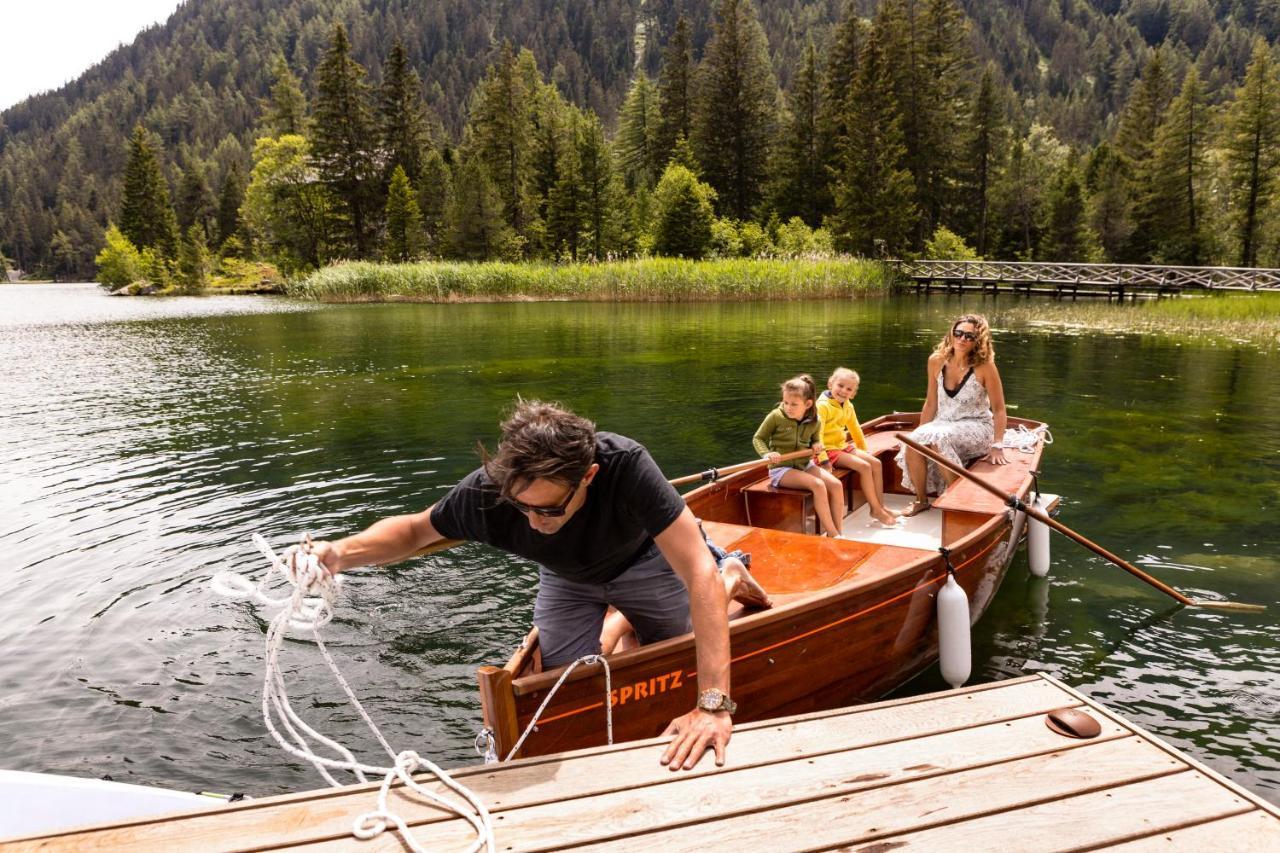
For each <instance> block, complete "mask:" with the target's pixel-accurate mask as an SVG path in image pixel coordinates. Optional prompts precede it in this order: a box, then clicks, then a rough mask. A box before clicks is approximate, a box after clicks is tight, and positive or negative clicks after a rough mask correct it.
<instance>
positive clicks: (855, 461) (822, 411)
mask: <svg viewBox="0 0 1280 853" xmlns="http://www.w3.org/2000/svg"><path fill="white" fill-rule="evenodd" d="M860 382H861V380H860V379H859V377H858V374H857V372H856V371H853V370H850V369H849V368H847V367H837V368H836V369H835V371H834V372H832V374H831V378H830V379H828V380H827V390H826V391H823V392H822V396H821V397H819V398H818V421H819V423H821V425H822V446H823V447H824V448H825V449H826V451H827V458H829V459H830V460H831V465H832V467H835V466H837V465H838V466H840V467H842V468H848V469H850V470H852V471H853V472H854V474H856V475H857V477H858V482H859V486H860V488H861V489H862V494H863V495H865V496H866V498H867V504H868V505H869V508H870V510H871V519H872V521H871V523H872V525H879V526H880V527H895V526H897V525H898V524H899V523H900V521H899V518H898V516H897V515H896V514H894V513H893V512H890V511H889V510H888V509H886V508H885V505H884V497H883V495H884V471H883V469H882V468H881V466H880V460H879V459H877V458H876V457H874V456H872V455H871V454H870V453H868V452H867V439H866V436H864V435H863V434H862V427H861V426H860V425H859V424H858V414H857V412H855V411H854V410H853V398H854V397H856V396H857V395H858V385H859V384H860Z"/></svg>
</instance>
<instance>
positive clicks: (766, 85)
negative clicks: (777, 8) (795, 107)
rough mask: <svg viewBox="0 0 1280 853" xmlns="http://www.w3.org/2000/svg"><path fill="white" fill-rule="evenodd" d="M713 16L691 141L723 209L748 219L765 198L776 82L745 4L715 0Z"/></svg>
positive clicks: (748, 0) (743, 0)
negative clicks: (714, 17)
mask: <svg viewBox="0 0 1280 853" xmlns="http://www.w3.org/2000/svg"><path fill="white" fill-rule="evenodd" d="M716 18H717V20H716V24H715V27H714V31H713V35H712V37H711V41H710V43H709V44H708V45H707V50H706V53H705V55H704V57H703V61H702V65H701V66H699V68H698V79H697V105H698V111H697V113H696V114H695V115H694V117H693V136H692V139H691V141H692V142H693V148H694V153H695V154H697V157H698V162H699V163H700V164H701V165H702V174H703V177H704V179H705V180H706V182H707V183H709V184H710V185H711V186H712V188H714V189H715V190H716V193H717V196H718V198H719V201H720V205H721V210H722V211H723V212H724V213H725V214H726V215H729V216H732V217H735V218H737V219H742V220H746V219H749V218H750V217H751V215H752V213H753V211H754V209H755V207H756V205H757V204H758V203H759V202H760V200H761V197H762V195H763V190H764V182H765V177H766V174H767V168H768V163H769V154H770V150H769V149H770V146H771V145H772V143H773V140H774V135H775V128H776V126H777V112H776V109H777V103H778V82H777V80H776V78H775V77H774V74H773V66H772V65H771V64H770V61H769V51H768V44H767V43H766V41H765V36H764V30H763V29H762V28H761V26H760V22H759V21H758V20H757V19H756V13H755V7H754V5H753V4H752V2H751V0H720V3H719V5H718V6H717V9H716Z"/></svg>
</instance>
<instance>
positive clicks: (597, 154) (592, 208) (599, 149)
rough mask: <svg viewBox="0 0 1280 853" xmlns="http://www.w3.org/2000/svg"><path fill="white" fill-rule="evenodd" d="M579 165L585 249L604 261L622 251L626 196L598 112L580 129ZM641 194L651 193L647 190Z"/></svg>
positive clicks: (591, 115) (578, 142) (589, 114)
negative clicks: (614, 253)
mask: <svg viewBox="0 0 1280 853" xmlns="http://www.w3.org/2000/svg"><path fill="white" fill-rule="evenodd" d="M577 165H578V170H579V180H580V181H581V185H582V194H583V201H582V204H583V239H584V241H585V245H584V247H583V248H584V249H585V250H586V251H587V252H588V253H589V254H590V255H591V257H592V258H593V259H594V260H603V259H604V258H605V256H606V255H608V254H609V253H611V252H614V251H617V250H619V249H620V248H621V245H620V244H621V242H622V234H621V232H622V230H623V229H622V223H621V221H620V219H621V216H622V212H621V209H622V207H623V201H622V200H623V198H624V197H625V196H624V195H623V188H622V186H621V184H620V181H621V175H616V174H615V173H614V168H613V157H612V155H611V153H610V151H609V146H608V145H607V144H606V143H605V140H604V129H603V128H602V127H601V126H600V119H599V118H597V117H596V115H595V113H591V112H589V113H587V115H586V118H585V119H584V120H583V121H582V122H581V123H580V124H579V126H578V139H577ZM640 192H641V193H646V194H647V190H645V189H643V188H642V189H641V190H640Z"/></svg>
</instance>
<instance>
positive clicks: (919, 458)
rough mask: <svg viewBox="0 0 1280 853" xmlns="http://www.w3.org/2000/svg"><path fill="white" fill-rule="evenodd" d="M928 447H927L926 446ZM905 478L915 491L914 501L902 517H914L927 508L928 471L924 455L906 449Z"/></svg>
mask: <svg viewBox="0 0 1280 853" xmlns="http://www.w3.org/2000/svg"><path fill="white" fill-rule="evenodd" d="M926 446H928V445H926ZM907 476H909V477H910V478H911V485H912V486H913V487H914V488H915V490H916V500H915V503H913V504H912V505H911V506H909V507H907V509H906V511H905V512H903V513H902V514H903V515H908V516H910V515H915V514H917V513H920V512H924V511H925V510H926V509H928V508H929V491H928V490H929V471H928V465H927V464H926V462H925V458H924V455H923V454H921V453H917V452H916V451H914V450H912V449H911V448H910V447H908V448H907Z"/></svg>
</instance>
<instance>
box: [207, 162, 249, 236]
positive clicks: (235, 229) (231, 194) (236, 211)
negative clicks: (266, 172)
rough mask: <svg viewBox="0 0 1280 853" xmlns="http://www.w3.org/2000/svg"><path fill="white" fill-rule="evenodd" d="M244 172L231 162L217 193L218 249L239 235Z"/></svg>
mask: <svg viewBox="0 0 1280 853" xmlns="http://www.w3.org/2000/svg"><path fill="white" fill-rule="evenodd" d="M244 185H245V181H244V171H243V170H242V169H241V168H240V163H239V162H238V161H234V160H233V161H232V162H231V168H230V169H228V170H227V176H226V177H225V178H223V179H222V189H221V190H220V191H219V192H218V212H217V221H216V224H217V229H218V230H217V242H216V243H215V244H214V245H215V246H217V247H218V248H219V249H221V248H222V245H223V244H224V243H226V242H227V240H228V239H230V238H231V237H232V236H233V235H236V234H239V233H240V230H241V229H240V206H241V205H242V204H244Z"/></svg>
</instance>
